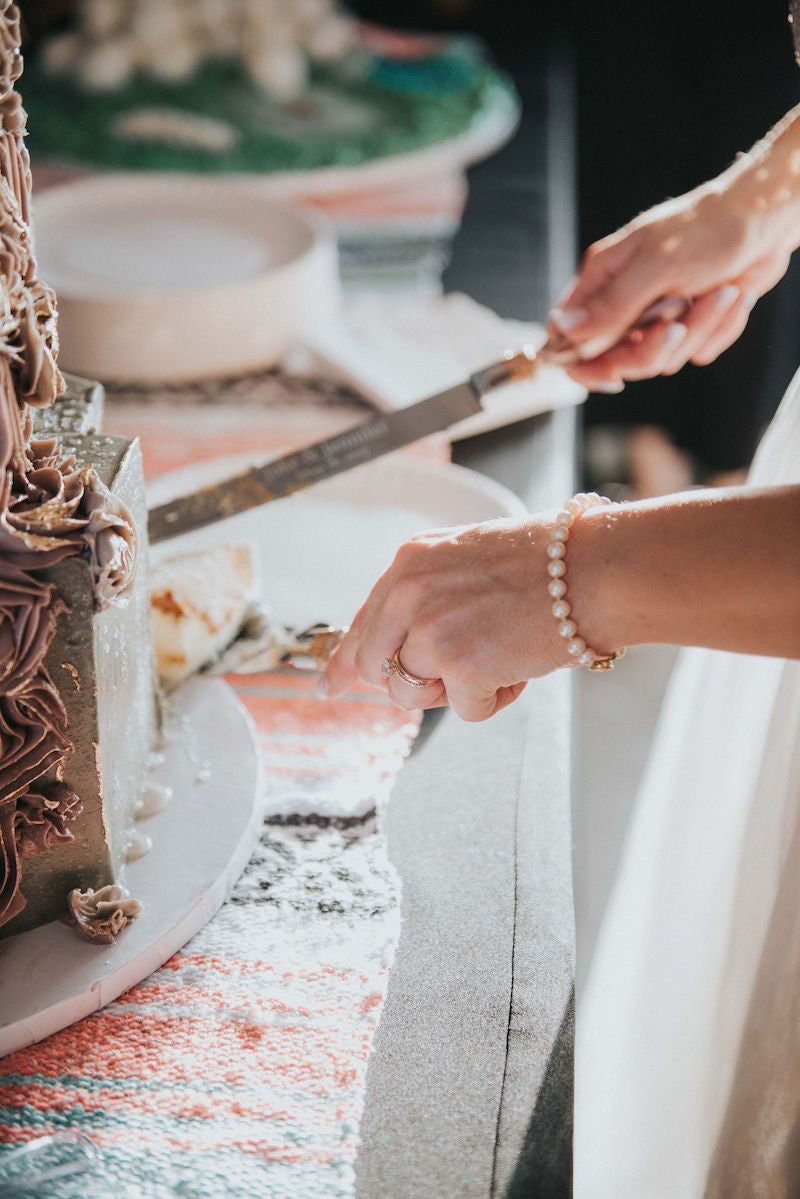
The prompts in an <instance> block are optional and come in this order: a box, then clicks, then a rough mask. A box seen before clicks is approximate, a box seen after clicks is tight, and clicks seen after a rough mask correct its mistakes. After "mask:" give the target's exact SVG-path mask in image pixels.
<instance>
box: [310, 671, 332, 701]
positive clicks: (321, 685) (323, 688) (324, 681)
mask: <svg viewBox="0 0 800 1199" xmlns="http://www.w3.org/2000/svg"><path fill="white" fill-rule="evenodd" d="M330 689H331V685H330V683H329V682H328V678H327V675H324V674H321V675H320V676H319V678H318V679H317V685H316V687H315V688H314V694H315V695H316V697H317V699H327V698H328V692H329V691H330Z"/></svg>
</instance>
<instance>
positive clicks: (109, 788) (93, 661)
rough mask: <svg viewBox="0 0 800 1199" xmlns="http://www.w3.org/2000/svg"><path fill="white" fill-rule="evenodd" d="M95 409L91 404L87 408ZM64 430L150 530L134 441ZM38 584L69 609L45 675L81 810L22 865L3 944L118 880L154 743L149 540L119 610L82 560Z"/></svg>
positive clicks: (68, 778) (66, 773)
mask: <svg viewBox="0 0 800 1199" xmlns="http://www.w3.org/2000/svg"><path fill="white" fill-rule="evenodd" d="M78 386H79V387H80V383H79V384H78ZM87 386H88V385H87ZM90 390H91V389H90ZM95 398H96V397H95ZM78 408H80V405H78ZM90 409H91V404H89V403H88V401H87V404H85V405H84V410H85V412H86V411H89V410H90ZM85 412H84V415H85ZM76 422H77V426H78V428H80V427H81V425H83V426H84V427H85V425H86V424H87V423H89V424H91V423H92V422H91V418H90V416H86V419H85V420H84V419H83V418H79V417H76ZM68 424H69V421H67V420H65V421H64V425H68ZM60 432H61V442H62V445H63V448H64V453H65V454H74V455H75V457H76V459H77V460H78V462H79V463H80V464H81V465H92V466H94V468H95V470H96V471H97V473H98V474H99V476H100V478H101V479H102V481H103V482H104V483H105V484H106V485H107V486H108V487H109V489H110V490H111V492H112V493H113V494H114V495H115V496H118V497H119V498H120V499H121V500H122V501H123V503H124V504H125V505H126V506H127V507H128V509H129V511H130V512H131V514H132V516H133V518H134V521H135V523H136V526H137V528H138V529H139V530H143V529H145V528H146V527H147V509H146V502H145V492H144V479H143V474H142V461H141V453H140V450H139V444H138V442H137V441H129V440H128V439H127V438H123V437H109V436H104V435H98V434H82V433H80V432H74V431H65V430H63V428H62V430H60ZM42 577H43V578H46V579H47V580H48V581H49V582H51V583H53V584H54V585H55V588H56V590H57V591H58V593H59V594H60V595H61V597H62V598H63V600H64V601H65V603H66V605H67V607H68V609H69V611H68V612H66V613H64V614H62V615H61V616H60V617H59V620H58V626H57V629H56V635H55V637H54V639H53V641H52V643H51V645H50V649H49V651H48V654H47V667H48V670H49V672H50V676H51V678H52V679H53V682H54V683H55V685H56V687H57V688H58V690H59V692H60V694H61V698H62V700H63V702H64V706H65V708H66V711H67V720H68V724H67V730H68V733H69V736H70V739H71V741H72V742H73V745H74V748H73V750H72V751H71V753H70V754H69V755H68V757H67V759H66V761H65V763H64V768H63V779H64V782H65V783H67V784H68V786H69V787H70V788H71V789H72V790H73V791H74V792H75V793H76V795H77V796H78V797H79V799H80V801H81V803H82V805H83V810H82V812H81V814H80V815H79V816H78V817H77V818H76V819H75V820H74V821H72V822H71V824H70V826H69V827H70V831H71V832H72V834H73V839H72V841H70V842H67V843H65V844H60V845H55V846H53V847H52V848H51V849H50V850H49V851H48V852H47V853H45V854H43V855H41V857H35V858H30V859H26V860H25V861H24V862H23V874H22V885H21V891H22V894H23V896H24V897H25V899H26V901H27V903H26V906H25V908H24V909H23V910H22V911H21V912H20V913H19V915H18V916H16V917H15V918H14V919H13V920H10V921H9V922H8V923H7V924H5V925H4V926H3V927H2V928H0V936H9V935H11V934H13V933H18V932H23V931H25V930H26V929H29V928H33V927H35V926H36V925H39V924H43V923H45V922H46V921H49V920H54V919H57V918H59V917H61V916H63V915H64V914H65V913H66V897H67V894H68V892H69V891H70V890H72V888H74V887H80V888H81V889H85V888H86V887H92V888H95V889H96V888H97V887H100V886H103V885H104V884H106V883H109V882H112V881H115V880H116V881H119V880H120V879H121V877H122V876H123V874H124V865H125V856H126V851H127V846H128V839H129V834H130V828H131V825H132V822H133V819H134V813H135V809H136V806H137V804H138V802H139V799H140V796H141V792H142V789H143V785H144V779H145V775H146V772H147V767H148V761H149V757H150V752H151V749H152V745H153V740H154V735H155V692H154V671H153V660H152V640H151V636H150V613H149V596H148V587H147V553H146V544H145V543H144V539H142V542H141V543H140V557H139V568H138V572H137V579H136V584H135V588H134V591H133V594H132V595H131V596H130V599H129V600H128V602H127V604H125V606H123V607H111V608H107V609H106V610H105V611H103V612H95V611H94V599H93V593H94V588H93V583H92V575H91V569H90V563H89V561H88V558H87V557H85V556H84V555H78V556H76V557H71V558H67V559H65V560H64V561H63V562H60V563H59V564H58V565H56V566H54V567H51V568H50V569H49V570H47V571H43V572H42Z"/></svg>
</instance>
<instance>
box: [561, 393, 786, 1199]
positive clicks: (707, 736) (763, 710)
mask: <svg viewBox="0 0 800 1199" xmlns="http://www.w3.org/2000/svg"><path fill="white" fill-rule="evenodd" d="M748 483H749V484H750V485H753V486H759V487H762V486H769V485H774V484H785V483H800V371H798V373H797V374H796V375H795V377H794V379H793V380H792V383H791V385H790V386H789V388H788V390H787V392H786V395H785V396H784V399H783V401H782V403H781V406H780V408H779V409H778V412H777V413H776V415H775V417H774V418H773V421H772V423H771V425H770V427H769V429H768V430H767V433H766V434H765V436H764V438H763V440H762V442H761V445H760V446H759V449H758V452H757V454H756V457H755V460H754V462H753V467H752V469H751V471H750V475H749V478H748ZM786 553H795V554H796V553H800V530H797V531H796V535H793V536H792V537H791V538H790V539H789V541H788V542H787V545H786ZM764 586H765V588H768V587H769V586H770V580H769V578H768V577H767V578H765V579H764ZM798 619H800V613H798ZM575 1083H576V1105H575V1107H576V1110H575V1196H576V1199H723V1197H724V1199H787V1197H788V1196H793V1195H800V662H796V661H785V660H783V659H778V658H765V657H755V656H749V655H744V654H731V653H725V652H720V651H716V650H704V649H687V650H683V651H681V654H680V655H679V659H678V664H677V666H676V669H675V671H674V673H673V676H672V679H671V681H670V684H669V687H668V691H667V695H666V697H665V700H664V705H663V708H662V711H661V715H660V717H659V723H658V727H657V730H656V735H655V738H654V742H653V747H652V751H651V755H650V758H649V761H648V766H647V769H646V771H645V775H644V778H643V780H642V784H641V787H640V791H639V794H638V796H637V799H636V803H635V806H634V809H633V815H632V818H631V822H630V826H629V830H628V834H627V838H626V842H625V847H624V850H623V855H622V859H621V864H620V868H619V871H618V874H617V878H616V880H615V886H614V889H613V891H612V894H611V897H610V900H609V904H608V907H607V910H606V912H605V913H604V917H603V922H602V926H601V930H600V935H599V938H598V942H597V946H596V951H595V955H594V957H593V959H592V963H591V967H590V970H589V975H588V978H587V982H586V986H585V989H584V992H583V995H582V996H581V999H580V1002H579V1007H578V1016H577V1037H576V1079H575Z"/></svg>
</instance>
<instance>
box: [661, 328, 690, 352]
mask: <svg viewBox="0 0 800 1199" xmlns="http://www.w3.org/2000/svg"><path fill="white" fill-rule="evenodd" d="M688 332H689V330H688V329H687V328H686V325H682V324H680V322H678V321H675V322H674V323H673V324H671V325H668V326H667V332H666V336H665V337H664V349H665V350H676V349H677V348H678V346H679V345H680V344H681V342H682V341H683V340H684V338H685V337H686V334H687V333H688Z"/></svg>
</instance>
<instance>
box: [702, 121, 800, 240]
mask: <svg viewBox="0 0 800 1199" xmlns="http://www.w3.org/2000/svg"><path fill="white" fill-rule="evenodd" d="M708 187H709V191H710V192H711V193H713V194H716V195H718V196H719V195H723V194H724V195H725V197H726V200H727V202H729V203H732V204H733V206H734V208H735V209H736V210H737V211H738V212H739V213H740V214H741V216H742V217H743V218H744V220H745V222H746V224H747V227H748V233H749V239H750V240H751V241H752V242H753V244H754V245H755V246H765V245H769V244H779V245H781V246H782V247H783V248H784V249H785V250H786V251H787V252H788V253H791V252H792V251H793V250H795V249H796V248H797V247H798V246H799V245H800V104H799V105H797V106H796V107H795V108H793V109H791V110H790V111H789V112H788V113H787V114H786V116H785V117H783V118H782V119H781V120H780V121H779V122H778V123H777V125H775V126H774V127H773V128H772V129H771V130H770V131H769V133H767V134H766V136H765V137H763V138H762V139H761V140H760V141H759V142H757V143H756V144H755V146H753V148H752V149H751V150H750V151H749V152H748V153H747V154H740V155H739V156H738V157H737V159H736V161H735V162H734V163H732V165H731V166H730V167H728V169H727V170H726V171H723V172H722V174H721V175H720V176H719V177H718V178H717V179H716V180H714V181H713V182H712V183H711V184H709V185H708Z"/></svg>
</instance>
